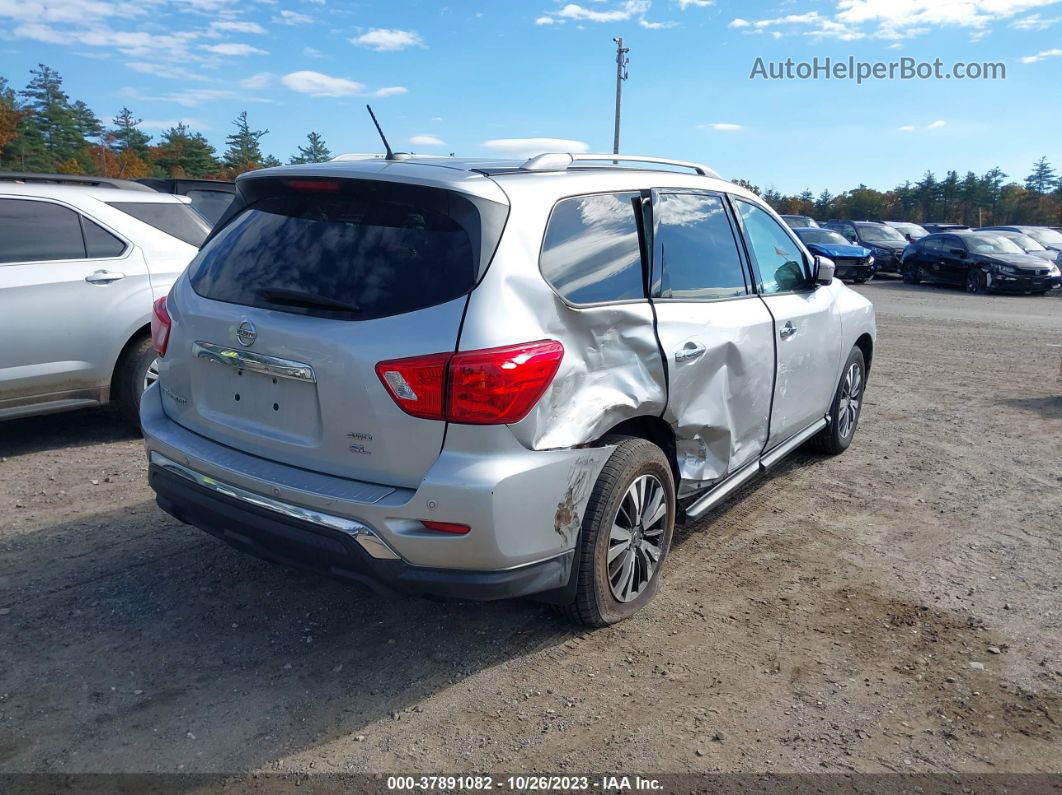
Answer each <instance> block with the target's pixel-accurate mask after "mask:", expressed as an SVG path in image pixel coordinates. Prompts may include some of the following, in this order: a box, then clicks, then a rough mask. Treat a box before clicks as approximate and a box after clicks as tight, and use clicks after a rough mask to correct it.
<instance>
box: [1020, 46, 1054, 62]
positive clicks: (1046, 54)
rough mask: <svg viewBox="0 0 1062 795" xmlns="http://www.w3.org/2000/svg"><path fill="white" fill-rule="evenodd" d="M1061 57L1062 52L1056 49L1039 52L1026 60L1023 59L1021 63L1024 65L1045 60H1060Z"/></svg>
mask: <svg viewBox="0 0 1062 795" xmlns="http://www.w3.org/2000/svg"><path fill="white" fill-rule="evenodd" d="M1059 57H1062V50H1060V49H1057V48H1055V49H1051V50H1044V51H1043V52H1038V53H1037V54H1036V55H1026V56H1025V57H1024V58H1022V59H1021V62H1022V63H1036V62H1037V61H1042V60H1044V58H1059Z"/></svg>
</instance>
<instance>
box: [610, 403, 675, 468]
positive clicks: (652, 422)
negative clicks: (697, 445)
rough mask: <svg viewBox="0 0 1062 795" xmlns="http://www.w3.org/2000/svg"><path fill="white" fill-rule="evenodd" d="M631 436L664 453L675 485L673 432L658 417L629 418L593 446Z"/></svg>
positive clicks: (611, 429)
mask: <svg viewBox="0 0 1062 795" xmlns="http://www.w3.org/2000/svg"><path fill="white" fill-rule="evenodd" d="M610 436H611V437H616V436H633V437H635V438H638V439H645V440H646V441H647V442H652V443H653V444H655V445H656V446H657V447H659V448H660V449H661V450H662V451H663V452H664V457H665V458H667V461H668V464H670V466H671V474H672V476H673V477H674V479H675V483H678V482H679V471H678V456H677V454H676V443H675V430H674V429H673V428H672V427H671V426H670V425H668V424H667V423H666V422H665V421H664V420H662V419H661V418H660V417H654V416H650V415H645V416H641V417H631V418H630V419H627V420H624V421H623V422H621V423H619V424H617V425H614V426H613V427H611V428H609V429H608V430H607V431H605V432H604V433H603V434H601V437H600V438H599V439H597V440H596V441H595V442H594V444H602V443H607V441H608V438H609V437H610Z"/></svg>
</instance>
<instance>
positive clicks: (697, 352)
mask: <svg viewBox="0 0 1062 795" xmlns="http://www.w3.org/2000/svg"><path fill="white" fill-rule="evenodd" d="M707 350H708V349H707V348H705V347H704V346H703V345H702V344H701V343H699V342H687V343H686V344H685V345H683V346H682V350H680V351H675V361H676V362H692V361H693V360H694V359H699V358H701V357H702V356H704V354H705V352H706V351H707Z"/></svg>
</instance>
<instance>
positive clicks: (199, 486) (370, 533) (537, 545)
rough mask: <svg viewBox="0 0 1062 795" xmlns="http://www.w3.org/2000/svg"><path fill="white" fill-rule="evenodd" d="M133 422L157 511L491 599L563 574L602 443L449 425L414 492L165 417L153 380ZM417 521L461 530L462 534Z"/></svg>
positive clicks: (322, 567) (260, 550)
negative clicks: (300, 464) (564, 445)
mask: <svg viewBox="0 0 1062 795" xmlns="http://www.w3.org/2000/svg"><path fill="white" fill-rule="evenodd" d="M141 425H142V428H143V431H144V445H145V448H146V451H147V454H148V459H149V463H150V465H151V467H150V472H151V475H150V482H151V486H152V488H154V489H155V491H156V493H157V495H158V501H159V505H160V506H161V507H162V508H163V509H164V510H165V511H167V512H168V513H170V514H172V515H173V516H175V517H177V518H178V519H180V520H182V521H184V522H187V523H189V524H192V525H195V526H196V527H199V528H201V529H203V530H205V531H207V532H209V533H211V534H213V535H215V536H218V537H219V538H222V539H224V540H225V541H227V542H228V543H230V544H232V545H233V546H236V547H239V548H240V549H244V550H246V551H248V552H251V553H252V554H255V555H258V556H259V557H263V558H266V559H269V560H277V561H280V562H283V563H288V564H291V565H295V566H299V567H302V568H309V569H313V570H316V571H321V572H324V573H328V574H332V575H334V576H339V577H342V578H344V579H347V580H362V581H363V582H365V583H366V584H369V585H374V586H383V589H387V588H390V589H392V590H401V591H409V592H419V593H435V594H440V595H447V596H459V597H462V598H477V599H499V598H505V597H509V596H525V595H529V594H531V593H538V592H541V591H549V590H553V589H555V588H557V587H560V586H563V585H564V584H565V583H566V582H567V579H568V573H569V570H570V562H571V560H572V557H573V550H574V548H575V546H576V544H577V542H578V534H579V529H580V526H581V523H582V522H581V518H582V515H583V512H584V511H585V508H586V502H587V501H588V500H589V497H590V491H591V489H592V487H593V484H594V483H595V482H596V480H597V476H598V474H599V473H600V471H601V467H603V466H604V463H605V461H606V460H607V459H608V457H609V455H611V453H612V450H613V449H614V448H612V447H600V448H587V449H576V450H549V451H534V450H528V449H526V448H524V447H523V446H521V445H520V444H519V442H518V441H517V440H516V438H515V437H514V436H513V434H512V432H511V431H510V430H509V429H508V428H506V427H505V426H490V427H472V426H451V428H450V430H449V432H448V434H447V442H446V448H445V449H444V450H443V451H442V453H441V454H440V455H439V457H438V459H437V461H436V462H435V464H434V465H433V466H432V467H431V469H429V471H428V472H427V473H426V475H425V476H424V479H423V480H422V482H421V483H420V484H419V485H418V486H417V487H416V488H395V487H389V486H384V485H381V484H375V483H367V482H361V481H355V480H348V479H344V478H340V477H336V476H334V475H326V474H322V473H316V472H311V471H309V470H305V469H299V468H295V467H290V466H287V465H284V464H281V463H279V462H275V461H269V460H266V459H262V458H258V457H255V456H251V455H248V454H246V453H243V452H241V451H239V450H234V449H232V448H229V447H226V446H224V445H221V444H218V443H217V442H214V441H212V440H210V439H208V438H206V437H204V436H200V435H198V434H195V433H193V432H192V431H190V430H188V429H186V428H184V427H182V426H181V425H178V424H177V423H175V422H174V421H173V420H171V419H170V418H169V417H168V416H167V415H166V413H165V411H164V410H163V407H162V401H161V398H160V396H159V387H158V386H153V387H151V388H150V389H149V390H148V391H147V392H145V393H144V397H143V400H142V402H141ZM421 520H434V521H440V522H452V523H458V524H464V525H467V526H468V527H470V528H471V530H470V532H468V533H467V534H465V535H449V534H446V533H439V532H434V531H431V530H429V529H427V528H426V527H425V526H424V525H423V524H422V523H421Z"/></svg>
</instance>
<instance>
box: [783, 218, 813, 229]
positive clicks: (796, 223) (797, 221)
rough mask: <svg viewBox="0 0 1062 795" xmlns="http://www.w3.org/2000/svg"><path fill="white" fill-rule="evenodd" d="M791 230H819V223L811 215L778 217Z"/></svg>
mask: <svg viewBox="0 0 1062 795" xmlns="http://www.w3.org/2000/svg"><path fill="white" fill-rule="evenodd" d="M778 217H779V218H781V219H782V220H783V221H785V223H786V225H787V226H788V227H789V228H790V229H807V228H809V227H810V228H812V229H817V228H818V226H819V224H818V222H817V221H816V220H815V219H814V218H812V217H811V216H809V215H780V216H778Z"/></svg>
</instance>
